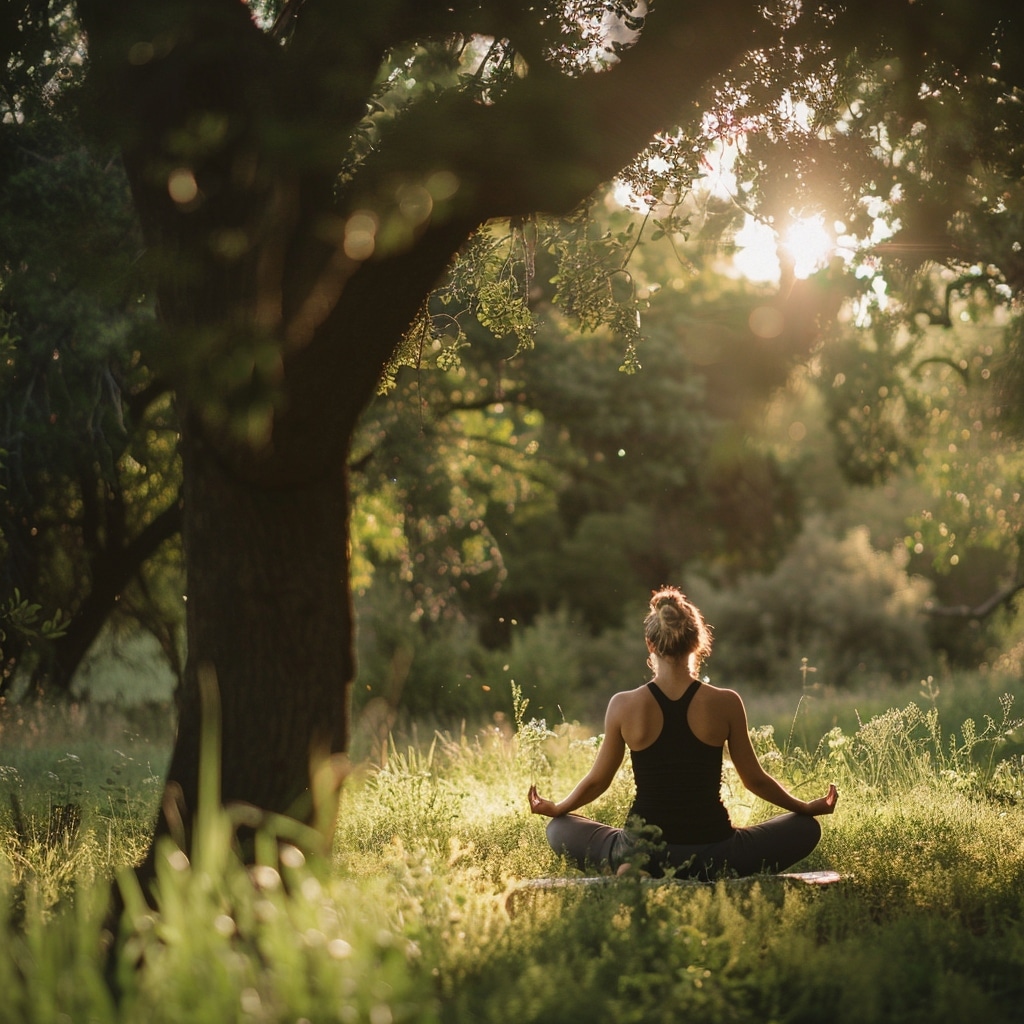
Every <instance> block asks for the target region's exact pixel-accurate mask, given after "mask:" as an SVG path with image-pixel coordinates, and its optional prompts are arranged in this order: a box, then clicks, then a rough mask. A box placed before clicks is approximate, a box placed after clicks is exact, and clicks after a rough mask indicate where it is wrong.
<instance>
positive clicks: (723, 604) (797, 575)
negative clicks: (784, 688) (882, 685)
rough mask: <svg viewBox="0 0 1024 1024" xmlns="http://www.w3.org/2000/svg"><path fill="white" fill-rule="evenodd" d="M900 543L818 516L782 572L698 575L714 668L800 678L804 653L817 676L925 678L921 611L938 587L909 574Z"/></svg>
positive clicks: (724, 676)
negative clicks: (842, 530)
mask: <svg viewBox="0 0 1024 1024" xmlns="http://www.w3.org/2000/svg"><path fill="white" fill-rule="evenodd" d="M906 564H907V556H906V553H905V552H904V551H903V550H902V549H901V548H896V549H894V550H893V551H892V552H891V553H888V552H884V551H877V550H875V549H874V548H872V546H871V544H870V541H869V539H868V532H867V530H866V529H865V528H863V527H856V528H853V529H851V530H849V531H847V533H846V534H845V535H844V536H842V537H839V538H837V537H834V536H832V535H830V534H829V533H828V531H827V529H826V528H825V526H824V524H823V521H821V520H820V519H819V520H811V521H809V522H808V524H807V526H806V527H805V529H804V531H803V532H802V533H801V534H800V536H799V537H798V538H797V539H796V541H795V542H794V544H793V546H792V548H791V549H790V551H789V552H788V553H787V555H786V556H785V557H784V558H783V559H782V560H781V561H780V562H779V564H778V565H777V566H776V567H775V569H774V570H773V571H772V572H771V573H769V574H767V575H764V576H761V575H758V576H747V577H745V578H743V579H741V580H740V581H739V583H738V584H736V585H735V586H733V587H731V588H729V589H725V588H722V589H718V588H716V587H714V586H713V585H711V584H710V583H708V582H706V581H699V580H698V581H691V583H690V591H691V594H692V596H693V598H694V600H695V601H696V602H697V604H698V605H700V607H701V609H702V610H703V612H704V614H705V616H706V617H707V619H708V621H709V622H710V623H711V624H712V626H713V628H714V632H715V651H714V654H713V655H712V658H711V660H710V661H709V662H708V669H709V671H710V672H711V673H712V674H713V675H715V676H717V677H718V679H719V680H721V681H722V682H723V683H724V684H726V685H728V684H729V683H730V680H734V681H741V680H759V681H762V682H767V683H770V684H771V683H774V684H778V683H781V682H784V681H795V680H796V678H797V673H798V672H799V670H800V665H801V659H802V658H807V659H808V662H809V664H810V665H811V666H813V667H814V668H815V669H816V671H817V676H816V681H818V682H823V683H828V684H834V685H838V686H843V685H846V684H848V683H849V682H850V681H851V679H852V678H853V677H855V676H858V675H859V676H863V675H870V676H875V677H879V678H881V679H883V680H900V679H906V678H910V677H912V676H914V677H917V678H920V675H921V672H922V670H923V669H926V667H927V666H928V665H929V664H930V661H931V654H930V651H929V646H928V638H927V625H926V622H925V620H924V615H923V612H922V609H923V606H924V604H925V601H926V599H927V598H928V596H929V593H930V589H929V587H930V585H929V584H928V582H927V581H925V580H924V579H922V578H920V577H913V576H909V575H908V574H907V572H906Z"/></svg>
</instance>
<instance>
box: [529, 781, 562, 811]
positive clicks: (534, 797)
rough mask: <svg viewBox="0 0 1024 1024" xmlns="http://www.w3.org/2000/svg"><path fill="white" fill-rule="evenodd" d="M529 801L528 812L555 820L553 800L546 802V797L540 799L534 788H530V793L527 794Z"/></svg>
mask: <svg viewBox="0 0 1024 1024" xmlns="http://www.w3.org/2000/svg"><path fill="white" fill-rule="evenodd" d="M527 796H528V798H529V801H530V810H531V811H532V812H533V813H534V814H543V815H545V816H547V817H548V818H557V817H558V811H557V810H556V808H555V804H554V801H553V800H548V799H547V798H546V797H542V796H541V795H540V794H539V793H538V792H537V787H536V786H531V787H530V792H529V793H528V794H527Z"/></svg>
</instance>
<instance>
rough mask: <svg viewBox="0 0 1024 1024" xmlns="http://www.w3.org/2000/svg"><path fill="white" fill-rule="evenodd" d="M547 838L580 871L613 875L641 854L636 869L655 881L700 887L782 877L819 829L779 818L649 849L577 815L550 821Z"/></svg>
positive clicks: (795, 818) (803, 818) (811, 821)
mask: <svg viewBox="0 0 1024 1024" xmlns="http://www.w3.org/2000/svg"><path fill="white" fill-rule="evenodd" d="M547 834H548V842H549V843H550V844H551V848H552V849H553V850H554V851H555V853H559V854H562V855H563V856H565V857H568V859H569V860H571V861H574V862H575V863H576V866H577V867H578V868H579V869H580V870H581V871H586V870H588V868H589V869H594V868H597V869H598V870H600V869H602V868H610V869H611V870H612V871H617V870H618V869H619V867H621V866H622V865H623V864H625V863H628V862H630V861H631V860H633V858H635V857H636V856H637V855H638V854H641V855H642V854H647V863H646V864H640V865H639V866H640V867H641V868H642V869H643V870H645V871H648V872H650V874H652V875H654V876H655V877H660V876H661V875H663V874H664V871H665V868H666V867H670V866H671V867H673V868H675V869H676V870H675V875H676V877H677V878H699V879H703V880H705V881H706V880H708V879H711V878H714V877H716V876H718V875H722V874H726V875H740V876H743V875H755V874H758V873H759V872H762V871H766V872H777V871H785V870H786V868H788V867H791V866H792V865H793V864H795V863H796V862H797V861H799V860H803V859H804V857H806V856H807V855H808V854H809V853H810V852H811V851H812V850H813V849H814V848H815V846H817V845H818V840H819V839H820V838H821V826H820V825H819V824H818V820H817V819H816V818H812V817H811V816H810V815H808V814H780V815H779V816H778V817H775V818H771V819H769V820H768V821H764V822H761V824H759V825H749V826H747V827H746V828H737V829H734V830H733V833H732V835H731V836H729V838H728V839H722V840H720V841H719V842H717V843H700V844H696V845H677V844H674V843H661V844H660V845H654V844H651V843H645V842H643V841H642V840H640V839H638V838H637V836H636V835H635V834H634V833H632V832H630V831H628V830H627V829H622V828H613V827H612V826H611V825H602V824H601V823H600V822H597V821H591V820H590V818H584V817H581V816H580V815H578V814H565V815H562V817H560V818H552V819H551V821H550V822H549V823H548V828H547ZM638 859H640V858H638Z"/></svg>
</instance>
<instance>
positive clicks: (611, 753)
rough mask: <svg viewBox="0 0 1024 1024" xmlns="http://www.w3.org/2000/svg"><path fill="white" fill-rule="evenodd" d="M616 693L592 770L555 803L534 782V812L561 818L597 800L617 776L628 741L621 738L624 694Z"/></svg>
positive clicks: (531, 789)
mask: <svg viewBox="0 0 1024 1024" xmlns="http://www.w3.org/2000/svg"><path fill="white" fill-rule="evenodd" d="M624 696H625V695H624V694H621V693H617V694H615V696H614V697H612V699H611V700H610V701H609V702H608V710H607V711H606V712H605V716H604V739H603V740H602V741H601V746H600V747H599V748H598V751H597V757H595V758H594V763H593V765H592V766H591V768H590V771H588V772H587V774H586V775H584V776H583V778H582V779H580V781H579V782H578V783H577V784H576V786H575V788H574V789H573V791H572V792H571V793H570V794H569V795H568V796H567V797H566V798H565V799H564V800H559V801H558V803H555V802H554V801H552V800H548V799H546V798H545V797H542V796H540V795H539V794H538V793H537V787H536V786H531V787H530V792H529V799H530V810H531V811H533V813H534V814H544V815H547V817H549V818H558V817H561V816H562V815H563V814H568V813H569V812H570V811H575V810H576V809H577V808H579V807H583V806H584V804H589V803H590V802H591V801H592V800H596V799H597V798H598V797H599V796H600V795H601V794H602V793H604V792H605V791H606V790H607V789H608V787H609V786H610V785H611V784H612V779H614V778H615V773H616V772H617V771H618V770H619V765H621V764H622V758H623V756H624V755H625V753H626V741H625V740H624V739H623V738H622V722H621V716H622V704H623V701H622V698H623V697H624Z"/></svg>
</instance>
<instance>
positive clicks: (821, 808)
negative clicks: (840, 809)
mask: <svg viewBox="0 0 1024 1024" xmlns="http://www.w3.org/2000/svg"><path fill="white" fill-rule="evenodd" d="M838 799H839V790H838V789H836V787H835V784H834V783H833V784H832V785H830V786H829V787H828V792H827V793H826V794H825V795H824V796H823V797H820V798H819V799H817V800H811V801H810V802H809V803H808V804H807V810H806V811H805V813H806V814H810V815H813V816H814V817H817V816H818V815H819V814H831V813H832V812H833V811H834V810H835V809H836V801H837V800H838Z"/></svg>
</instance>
